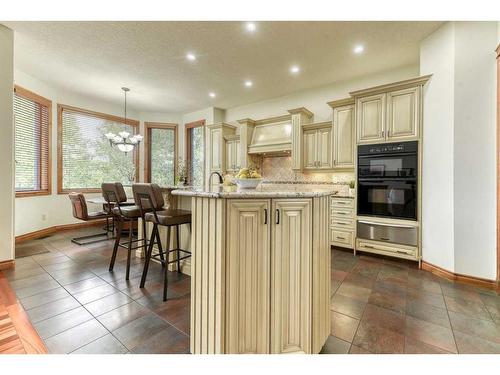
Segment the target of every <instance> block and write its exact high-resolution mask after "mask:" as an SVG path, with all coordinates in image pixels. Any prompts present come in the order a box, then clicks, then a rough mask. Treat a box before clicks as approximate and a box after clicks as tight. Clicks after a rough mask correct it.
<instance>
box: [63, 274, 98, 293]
mask: <svg viewBox="0 0 500 375" xmlns="http://www.w3.org/2000/svg"><path fill="white" fill-rule="evenodd" d="M104 284H106V282H105V281H104V280H103V279H101V278H100V277H97V276H94V277H92V278H90V279H85V280H82V281H77V282H76V283H72V284H68V285H65V286H64V288H65V289H66V290H67V291H68V292H70V293H72V294H76V293H79V292H83V291H85V290H88V289H92V288H95V287H97V286H101V285H104Z"/></svg>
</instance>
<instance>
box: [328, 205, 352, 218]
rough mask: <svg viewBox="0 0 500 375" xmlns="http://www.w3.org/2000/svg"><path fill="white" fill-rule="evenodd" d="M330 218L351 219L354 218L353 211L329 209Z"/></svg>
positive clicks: (348, 209) (350, 209) (349, 209)
mask: <svg viewBox="0 0 500 375" xmlns="http://www.w3.org/2000/svg"><path fill="white" fill-rule="evenodd" d="M330 216H332V217H338V218H352V217H354V209H352V208H337V207H331V208H330Z"/></svg>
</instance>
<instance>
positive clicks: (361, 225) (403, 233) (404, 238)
mask: <svg viewBox="0 0 500 375" xmlns="http://www.w3.org/2000/svg"><path fill="white" fill-rule="evenodd" d="M357 237H358V238H362V239H365V240H373V241H383V242H389V243H395V244H400V245H408V246H417V238H418V228H417V227H415V226H412V225H399V224H385V223H384V224H381V223H376V222H372V221H365V220H358V225H357Z"/></svg>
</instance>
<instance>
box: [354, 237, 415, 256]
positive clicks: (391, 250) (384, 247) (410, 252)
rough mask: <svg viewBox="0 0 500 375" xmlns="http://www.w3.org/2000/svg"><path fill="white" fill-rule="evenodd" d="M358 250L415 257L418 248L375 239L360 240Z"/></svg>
mask: <svg viewBox="0 0 500 375" xmlns="http://www.w3.org/2000/svg"><path fill="white" fill-rule="evenodd" d="M356 248H357V250H361V251H368V252H374V253H379V254H386V255H396V256H398V255H399V256H403V257H413V258H414V257H415V256H416V248H413V247H409V246H398V245H390V244H384V243H379V242H373V241H364V240H358V242H357V247H356Z"/></svg>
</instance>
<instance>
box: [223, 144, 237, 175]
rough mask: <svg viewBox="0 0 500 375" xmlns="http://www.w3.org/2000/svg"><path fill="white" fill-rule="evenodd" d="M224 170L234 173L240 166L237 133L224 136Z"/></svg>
mask: <svg viewBox="0 0 500 375" xmlns="http://www.w3.org/2000/svg"><path fill="white" fill-rule="evenodd" d="M224 139H225V143H226V144H225V147H226V172H227V173H235V172H237V171H239V170H240V168H241V145H240V136H239V135H230V136H226V137H225V138H224Z"/></svg>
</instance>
